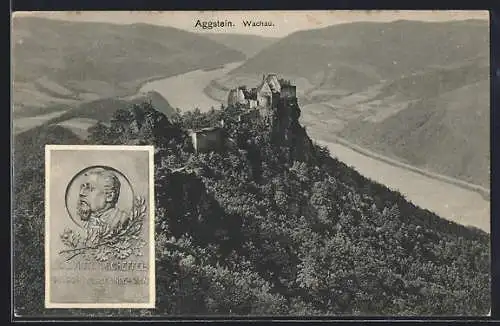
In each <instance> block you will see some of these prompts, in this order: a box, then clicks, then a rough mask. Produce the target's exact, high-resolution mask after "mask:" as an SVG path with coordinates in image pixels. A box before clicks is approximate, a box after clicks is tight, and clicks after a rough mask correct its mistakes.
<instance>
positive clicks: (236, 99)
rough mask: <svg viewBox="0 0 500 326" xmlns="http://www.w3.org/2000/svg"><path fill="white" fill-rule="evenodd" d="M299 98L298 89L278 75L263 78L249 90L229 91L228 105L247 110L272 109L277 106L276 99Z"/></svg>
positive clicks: (268, 75) (238, 88)
mask: <svg viewBox="0 0 500 326" xmlns="http://www.w3.org/2000/svg"><path fill="white" fill-rule="evenodd" d="M296 96H297V92H296V87H295V85H292V83H291V82H290V81H289V80H285V79H282V78H281V79H278V76H277V75H276V74H273V73H271V74H267V75H263V76H262V81H261V82H260V84H259V85H258V86H257V87H254V88H251V89H248V88H247V87H246V86H239V87H236V88H233V89H231V90H230V91H229V94H228V99H227V105H228V106H236V105H239V106H243V107H244V108H247V109H259V110H262V109H270V108H272V107H274V106H275V105H276V103H275V102H276V101H275V99H294V98H296Z"/></svg>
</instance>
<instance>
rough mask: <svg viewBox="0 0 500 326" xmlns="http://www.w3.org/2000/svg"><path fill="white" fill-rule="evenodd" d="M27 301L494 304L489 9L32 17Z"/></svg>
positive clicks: (15, 59) (118, 312)
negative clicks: (492, 298)
mask: <svg viewBox="0 0 500 326" xmlns="http://www.w3.org/2000/svg"><path fill="white" fill-rule="evenodd" d="M11 39H12V72H13V73H12V76H13V79H12V85H13V86H12V114H11V116H12V126H13V128H12V134H13V148H12V151H13V163H14V164H13V166H14V179H13V183H12V188H13V189H12V193H13V210H12V226H13V230H14V231H13V240H12V248H13V302H14V304H13V306H14V308H13V309H14V314H15V315H16V316H19V318H21V317H26V318H35V317H38V316H43V317H44V318H45V317H47V318H52V317H54V318H56V317H57V318H66V316H72V318H79V317H81V318H84V317H85V318H90V317H115V318H121V317H125V316H126V317H134V318H139V317H142V318H148V317H155V318H170V319H171V318H174V317H177V316H181V317H182V318H193V319H197V318H201V319H203V318H205V317H211V318H220V319H224V318H236V317H237V318H242V319H245V318H246V319H248V318H257V317H263V316H265V317H274V316H279V317H280V318H288V317H290V318H291V317H300V318H302V317H306V316H307V317H309V318H315V317H319V316H321V317H322V318H324V317H325V316H326V317H328V318H331V319H332V320H333V319H335V318H338V317H339V316H342V318H345V317H353V316H363V317H367V318H368V317H371V316H378V317H380V316H382V317H387V318H389V317H392V316H397V317H408V316H412V317H415V316H419V317H425V316H447V317H450V316H488V315H489V314H491V305H492V300H491V277H492V275H491V249H492V248H491V235H490V234H491V232H492V230H491V198H490V197H491V193H490V186H491V185H490V179H491V175H490V170H491V169H490V166H491V162H490V160H491V158H490V125H491V123H490V111H491V109H492V108H491V107H490V96H491V94H490V89H492V88H491V87H490V83H491V80H490V59H491V58H490V18H489V13H488V12H486V11H463V10H462V11H451V10H448V11H446V10H440V11H402V10H400V11H391V10H339V11H335V10H330V11H327V10H310V11H217V10H214V11H147V12H146V11H134V12H129V11H113V12H112V11H79V12H55V11H54V12H16V13H14V15H13V19H12V38H11Z"/></svg>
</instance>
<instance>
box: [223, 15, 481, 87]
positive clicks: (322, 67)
mask: <svg viewBox="0 0 500 326" xmlns="http://www.w3.org/2000/svg"><path fill="white" fill-rule="evenodd" d="M488 55H489V26H488V22H487V21H480V20H467V21H453V22H439V23H431V22H417V21H396V22H389V23H376V22H357V23H350V24H341V25H334V26H330V27H326V28H321V29H315V30H306V31H300V32H296V33H293V34H291V35H289V36H287V37H285V38H283V39H281V40H279V41H277V42H275V43H274V44H272V45H271V46H269V47H268V48H265V49H263V50H262V51H261V52H260V53H259V54H257V55H256V56H254V57H253V58H251V59H250V60H248V61H247V62H246V63H245V64H243V65H242V66H240V67H238V68H237V69H235V70H234V71H232V72H231V73H230V74H231V75H233V76H237V75H240V74H243V75H245V74H256V75H258V76H260V75H261V74H262V73H265V72H269V71H273V72H276V73H280V74H283V75H290V76H296V77H304V78H306V79H307V80H308V81H309V82H310V83H311V84H312V85H314V86H316V87H319V86H321V87H327V86H328V87H335V88H340V89H346V90H349V91H360V90H362V89H363V88H364V87H366V86H367V85H373V84H376V83H379V82H380V81H384V80H385V81H388V80H391V79H394V78H400V77H402V76H403V75H408V74H411V73H412V72H419V71H421V70H422V69H425V68H427V67H429V66H440V65H449V64H452V63H455V62H461V61H464V60H467V59H471V58H475V57H478V56H485V57H488Z"/></svg>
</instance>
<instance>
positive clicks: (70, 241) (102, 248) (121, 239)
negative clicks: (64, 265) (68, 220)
mask: <svg viewBox="0 0 500 326" xmlns="http://www.w3.org/2000/svg"><path fill="white" fill-rule="evenodd" d="M146 208H147V206H146V200H145V199H144V198H143V197H137V198H136V199H135V204H134V207H133V209H132V212H131V216H130V219H128V220H127V221H126V222H125V223H124V224H120V225H118V226H117V227H115V228H113V229H112V228H110V227H109V225H106V226H105V227H102V228H100V229H99V230H98V231H97V232H98V233H97V235H96V237H95V239H98V240H97V241H96V243H91V244H89V243H88V239H87V238H86V237H82V235H81V234H80V233H78V232H75V231H73V230H72V229H69V228H67V229H65V230H64V232H63V233H61V234H60V238H61V241H62V243H63V245H64V246H65V247H66V248H67V249H64V250H61V251H60V252H59V254H60V255H64V256H66V261H69V260H71V259H73V258H74V257H76V256H79V255H85V256H88V257H89V258H94V259H95V260H97V261H107V260H108V259H110V258H112V257H114V258H117V259H126V258H128V257H130V256H142V251H141V249H142V247H144V245H145V244H146V241H144V240H143V239H142V238H141V237H140V233H141V230H142V226H143V222H144V219H145V217H146Z"/></svg>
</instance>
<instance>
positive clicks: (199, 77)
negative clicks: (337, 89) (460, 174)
mask: <svg viewBox="0 0 500 326" xmlns="http://www.w3.org/2000/svg"><path fill="white" fill-rule="evenodd" d="M240 64H241V63H240V62H238V63H231V64H228V65H226V66H224V67H223V68H221V69H216V70H210V71H203V70H197V71H192V72H188V73H186V74H182V75H177V76H173V77H169V78H165V79H160V80H155V81H152V82H149V83H146V84H144V85H143V86H142V88H141V89H140V91H141V92H147V91H153V90H154V91H157V92H158V93H160V94H161V95H162V96H163V97H164V98H166V99H167V100H168V101H169V103H170V104H171V105H172V106H173V107H175V108H179V109H181V110H184V111H186V110H193V109H195V108H199V109H200V110H201V111H207V110H209V109H210V108H211V107H212V106H213V107H214V108H218V107H219V106H220V103H219V102H217V101H215V100H213V99H211V98H210V97H208V96H207V95H206V94H205V93H204V92H203V89H204V88H205V87H206V86H207V85H208V84H209V83H210V81H211V80H212V79H215V78H218V77H221V76H223V75H225V74H226V73H227V72H229V71H230V70H232V69H234V68H235V67H237V66H238V65H240ZM308 131H310V133H309V134H310V136H311V137H312V138H313V139H314V140H315V141H316V142H317V143H320V144H322V145H324V146H327V147H328V148H329V150H330V153H331V154H332V156H334V157H337V158H338V159H339V160H341V161H343V162H344V163H346V164H347V165H349V166H352V167H353V168H355V169H356V170H357V171H358V172H359V173H361V174H362V175H364V176H365V177H367V178H369V179H372V180H374V181H376V182H379V183H381V184H385V185H386V186H387V187H389V188H391V189H395V190H398V191H399V192H401V193H402V194H404V195H405V197H406V198H407V199H408V200H409V201H411V202H412V203H414V204H415V205H417V206H420V207H422V208H425V209H428V210H430V211H433V212H435V213H436V214H437V215H439V216H442V217H443V218H446V219H448V220H451V221H454V222H457V223H460V224H463V225H470V226H474V227H477V228H480V229H482V230H484V231H486V232H490V201H489V200H487V199H485V198H484V197H483V196H482V195H481V194H479V193H477V192H474V191H471V190H469V189H466V188H464V187H460V186H457V185H455V184H451V183H449V182H445V181H443V180H440V179H437V178H432V177H430V176H425V175H422V174H419V173H416V172H414V171H411V170H409V169H405V168H403V167H400V166H397V165H393V164H390V163H389V161H384V160H379V159H376V158H374V157H373V156H372V157H370V156H368V155H363V154H362V153H361V152H359V151H355V150H353V149H351V148H349V147H347V146H344V145H342V144H341V143H336V142H328V141H324V140H322V139H318V138H315V137H314V130H311V129H308Z"/></svg>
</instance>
